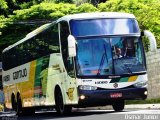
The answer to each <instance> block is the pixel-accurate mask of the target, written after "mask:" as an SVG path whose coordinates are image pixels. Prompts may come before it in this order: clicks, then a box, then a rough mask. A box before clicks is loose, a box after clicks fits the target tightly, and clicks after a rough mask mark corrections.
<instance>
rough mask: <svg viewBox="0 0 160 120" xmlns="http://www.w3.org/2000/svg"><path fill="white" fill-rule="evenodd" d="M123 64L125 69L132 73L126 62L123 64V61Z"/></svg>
mask: <svg viewBox="0 0 160 120" xmlns="http://www.w3.org/2000/svg"><path fill="white" fill-rule="evenodd" d="M123 65H124V67H125V68H126V70H127V71H128V72H129V73H131V74H132V71H131V69H130V68H129V67H128V66H127V65H126V64H124V63H123Z"/></svg>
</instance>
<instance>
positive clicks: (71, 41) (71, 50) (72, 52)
mask: <svg viewBox="0 0 160 120" xmlns="http://www.w3.org/2000/svg"><path fill="white" fill-rule="evenodd" d="M68 54H69V57H75V56H76V40H75V38H74V36H72V35H69V36H68Z"/></svg>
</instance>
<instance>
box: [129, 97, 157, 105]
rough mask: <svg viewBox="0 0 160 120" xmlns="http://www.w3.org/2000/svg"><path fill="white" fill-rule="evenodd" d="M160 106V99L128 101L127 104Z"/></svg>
mask: <svg viewBox="0 0 160 120" xmlns="http://www.w3.org/2000/svg"><path fill="white" fill-rule="evenodd" d="M158 103H159V104H160V98H155V99H146V100H126V104H158Z"/></svg>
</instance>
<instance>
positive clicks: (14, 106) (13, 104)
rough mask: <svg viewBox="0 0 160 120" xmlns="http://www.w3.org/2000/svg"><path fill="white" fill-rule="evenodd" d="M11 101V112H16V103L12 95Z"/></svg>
mask: <svg viewBox="0 0 160 120" xmlns="http://www.w3.org/2000/svg"><path fill="white" fill-rule="evenodd" d="M11 101H12V110H14V111H16V110H17V102H16V99H15V96H14V95H12V97H11Z"/></svg>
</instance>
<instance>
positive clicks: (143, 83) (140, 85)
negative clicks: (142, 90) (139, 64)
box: [134, 81, 147, 87]
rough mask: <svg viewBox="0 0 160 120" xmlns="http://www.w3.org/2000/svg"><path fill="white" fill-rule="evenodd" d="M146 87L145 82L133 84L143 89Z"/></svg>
mask: <svg viewBox="0 0 160 120" xmlns="http://www.w3.org/2000/svg"><path fill="white" fill-rule="evenodd" d="M146 85H147V81H141V82H137V83H135V84H134V86H135V87H144V86H146Z"/></svg>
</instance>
